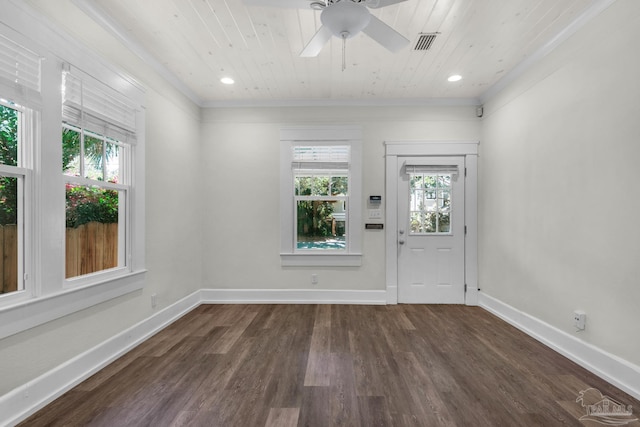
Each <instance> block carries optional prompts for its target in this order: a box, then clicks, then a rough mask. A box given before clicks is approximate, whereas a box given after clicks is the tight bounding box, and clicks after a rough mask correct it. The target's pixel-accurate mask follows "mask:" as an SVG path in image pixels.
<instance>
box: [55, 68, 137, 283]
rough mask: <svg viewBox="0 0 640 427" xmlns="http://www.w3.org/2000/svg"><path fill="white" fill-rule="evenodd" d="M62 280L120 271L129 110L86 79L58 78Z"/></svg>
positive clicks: (131, 137) (131, 123) (131, 134)
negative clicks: (60, 93)
mask: <svg viewBox="0 0 640 427" xmlns="http://www.w3.org/2000/svg"><path fill="white" fill-rule="evenodd" d="M63 88H64V96H63V117H62V118H63V124H62V172H63V174H64V178H65V193H66V200H65V202H66V205H65V278H67V279H71V278H75V277H79V276H85V275H88V274H93V273H97V272H100V271H104V270H113V269H117V268H125V267H127V265H126V259H127V257H126V255H127V252H128V248H127V244H126V242H127V236H126V231H127V229H128V228H129V227H128V226H127V222H128V216H129V213H128V210H129V208H128V206H127V200H128V195H129V193H130V178H129V176H130V173H129V169H130V167H131V163H130V160H129V159H130V157H131V155H130V150H131V145H132V143H133V142H134V141H135V108H134V107H133V106H132V105H129V104H128V103H127V100H126V99H124V98H123V97H121V96H119V94H117V93H115V91H113V90H111V89H109V88H107V87H106V86H104V85H102V84H101V83H99V82H97V81H96V80H94V79H92V78H91V77H89V76H86V75H82V74H80V72H79V71H75V72H74V73H71V72H65V73H64V75H63Z"/></svg>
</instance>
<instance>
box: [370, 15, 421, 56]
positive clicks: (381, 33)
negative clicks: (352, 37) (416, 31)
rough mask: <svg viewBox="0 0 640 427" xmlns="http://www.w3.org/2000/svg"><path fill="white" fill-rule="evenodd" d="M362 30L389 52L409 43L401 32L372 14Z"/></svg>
mask: <svg viewBox="0 0 640 427" xmlns="http://www.w3.org/2000/svg"><path fill="white" fill-rule="evenodd" d="M362 31H363V32H364V33H365V34H366V35H368V36H369V37H371V38H372V39H374V40H375V41H377V42H378V43H380V44H381V45H382V46H384V47H386V48H387V49H389V50H390V51H391V52H397V51H399V50H400V49H402V48H403V47H405V46H406V45H408V44H409V40H408V39H406V38H405V37H404V36H403V35H402V34H400V33H399V32H397V31H396V30H394V29H393V28H391V27H390V26H388V25H387V24H385V23H384V22H382V21H381V20H379V19H378V18H376V17H375V16H373V15H371V21H369V25H367V26H366V27H365V29H364V30H362Z"/></svg>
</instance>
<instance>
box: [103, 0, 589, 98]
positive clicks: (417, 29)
mask: <svg viewBox="0 0 640 427" xmlns="http://www.w3.org/2000/svg"><path fill="white" fill-rule="evenodd" d="M596 1H597V0H407V1H405V2H402V3H399V4H395V5H391V6H387V7H384V8H380V9H371V12H372V13H373V15H374V16H376V17H377V18H379V19H381V20H382V21H384V22H385V23H387V24H388V25H390V26H391V27H393V28H394V29H396V30H397V31H398V32H400V33H401V34H403V35H404V36H405V37H406V38H407V39H409V40H410V41H411V43H410V45H409V46H408V47H406V48H404V49H403V50H401V51H400V52H398V53H391V52H389V51H387V50H386V49H384V48H383V47H381V46H380V45H378V44H377V43H376V42H375V41H373V40H372V39H370V38H369V37H367V36H366V35H364V34H362V33H361V34H359V35H357V36H356V37H354V38H352V39H349V40H348V41H347V45H346V59H347V60H346V70H344V71H342V42H341V41H340V40H339V39H337V38H332V40H331V41H330V43H329V44H328V45H327V46H325V48H324V49H323V50H322V52H321V53H320V55H318V56H317V57H315V58H300V57H299V56H298V55H299V53H300V52H301V51H302V49H303V47H304V46H305V44H306V43H307V41H309V40H310V39H311V37H313V35H314V34H315V32H316V30H317V29H318V28H319V27H320V25H321V22H320V12H319V11H314V10H311V9H310V8H308V7H307V6H306V5H307V4H308V0H300V3H301V5H302V7H301V8H299V9H295V8H277V7H257V6H249V5H247V4H245V3H244V2H243V1H242V0H133V1H132V0H94V1H93V3H94V4H95V5H96V6H97V8H98V9H99V10H100V11H101V13H104V14H105V16H107V17H108V19H110V20H112V21H114V22H116V23H118V25H119V26H120V27H121V29H122V30H123V31H124V34H125V35H126V37H128V38H129V39H130V40H132V41H134V42H135V43H137V44H139V45H140V46H142V47H143V48H144V49H145V50H146V51H147V52H148V53H150V54H151V55H153V56H154V57H155V58H156V59H157V60H158V61H159V62H160V63H162V64H163V65H164V66H165V67H166V68H167V69H168V70H170V71H171V72H172V73H173V74H174V75H175V76H176V77H177V78H178V79H179V80H181V81H182V82H183V83H184V84H185V85H186V86H187V87H189V88H190V89H191V90H192V91H193V92H194V93H195V94H197V96H198V97H199V98H200V99H201V101H202V102H204V103H207V102H221V101H222V102H224V101H249V102H251V101H259V102H269V101H281V100H300V99H306V100H308V99H311V100H359V101H364V102H366V101H368V100H380V99H386V100H389V99H412V98H415V99H424V98H461V99H470V98H471V99H473V98H478V97H479V96H480V95H482V93H483V92H485V91H486V90H487V89H488V88H489V87H491V86H492V85H493V84H495V83H496V82H497V81H498V80H499V79H500V78H501V77H502V76H504V75H505V74H506V73H507V72H508V71H509V70H511V69H512V68H513V67H514V66H516V65H517V64H519V63H520V62H521V61H523V60H524V59H525V58H527V56H529V55H532V54H533V53H534V52H535V51H536V50H537V49H539V48H541V47H542V46H544V45H545V44H546V43H548V42H549V41H550V40H551V39H552V38H553V37H555V36H557V35H558V34H559V33H560V32H561V31H562V30H563V29H564V28H566V27H567V26H568V25H569V24H571V23H572V22H573V21H574V20H576V19H577V18H578V17H579V16H580V15H581V14H582V13H584V12H585V11H586V10H588V8H589V7H591V6H592V5H593V4H594V3H595V2H596ZM432 32H438V33H439V35H438V36H437V38H436V40H435V42H434V43H433V46H432V47H431V49H429V50H428V51H415V50H414V49H413V46H414V45H415V42H416V40H417V37H418V35H419V34H420V33H432ZM451 74H460V75H462V76H463V79H462V80H461V81H459V82H456V83H449V82H447V77H448V76H449V75H451ZM223 76H229V77H232V78H233V79H234V80H235V81H236V83H235V84H234V85H231V86H226V85H223V84H221V83H220V78H221V77H223Z"/></svg>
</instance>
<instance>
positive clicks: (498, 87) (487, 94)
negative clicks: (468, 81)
mask: <svg viewBox="0 0 640 427" xmlns="http://www.w3.org/2000/svg"><path fill="white" fill-rule="evenodd" d="M616 1H617V0H595V1H594V3H593V4H592V5H591V6H589V8H588V9H586V10H585V11H584V12H583V13H581V14H580V15H579V16H578V17H577V18H576V19H574V20H573V22H571V23H570V24H569V25H567V26H566V27H565V28H563V29H562V31H560V32H559V33H558V34H556V35H555V37H553V38H552V39H551V40H549V41H548V42H547V43H545V44H544V45H543V46H542V47H540V48H539V49H538V50H537V51H535V52H534V53H533V54H531V55H529V56H528V57H527V58H525V59H523V60H522V61H521V62H520V63H519V64H517V65H516V66H515V67H513V68H512V69H511V71H509V72H508V73H507V74H505V75H504V77H502V78H501V79H500V80H498V81H497V82H496V83H495V84H494V85H493V86H491V87H490V88H489V89H487V90H486V91H484V93H483V94H482V95H480V102H481V103H482V104H484V103H486V102H488V101H489V100H490V99H491V98H493V97H494V96H495V95H497V94H498V93H499V92H500V91H502V90H503V89H504V88H505V87H507V86H508V85H509V84H510V83H512V82H513V81H515V80H516V79H518V77H520V76H522V75H523V74H524V73H526V72H527V71H528V70H529V69H530V68H532V67H533V66H534V65H535V64H537V63H538V62H540V61H541V60H542V59H543V58H544V57H545V56H547V55H548V54H550V53H551V52H553V51H554V50H555V49H556V48H557V47H558V46H560V45H561V44H562V43H563V42H565V41H566V40H567V39H568V38H569V37H571V36H572V35H573V34H575V33H576V31H578V30H579V29H580V28H582V27H583V26H584V25H585V24H587V23H588V22H589V21H591V20H592V19H593V18H595V17H596V16H598V15H599V14H600V13H602V12H603V11H604V10H605V9H607V8H608V7H609V6H611V5H612V4H613V3H615V2H616Z"/></svg>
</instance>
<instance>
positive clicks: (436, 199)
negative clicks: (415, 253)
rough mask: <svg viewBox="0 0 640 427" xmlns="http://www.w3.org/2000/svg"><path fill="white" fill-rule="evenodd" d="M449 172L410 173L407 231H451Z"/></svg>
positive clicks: (425, 232)
mask: <svg viewBox="0 0 640 427" xmlns="http://www.w3.org/2000/svg"><path fill="white" fill-rule="evenodd" d="M451 181H452V180H451V174H438V173H433V174H430V173H425V174H411V176H410V180H409V193H410V200H409V233H410V234H432V233H450V232H451V223H450V222H451V213H450V212H451V185H452V182H451Z"/></svg>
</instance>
